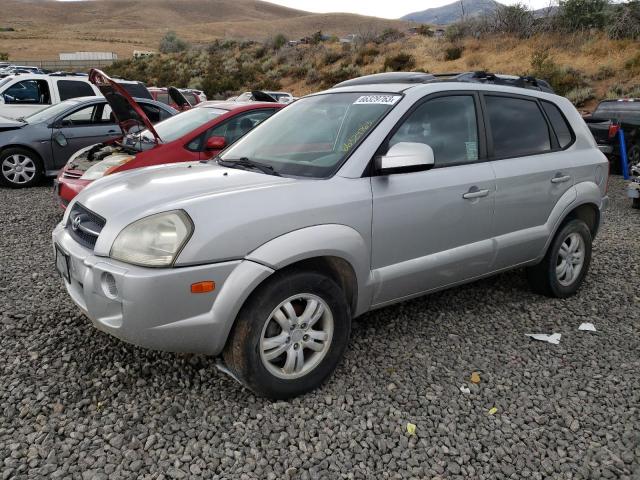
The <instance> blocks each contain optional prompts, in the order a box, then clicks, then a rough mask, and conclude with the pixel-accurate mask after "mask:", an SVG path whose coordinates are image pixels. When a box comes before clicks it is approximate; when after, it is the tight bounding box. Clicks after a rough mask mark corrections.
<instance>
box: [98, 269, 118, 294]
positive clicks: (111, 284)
mask: <svg viewBox="0 0 640 480" xmlns="http://www.w3.org/2000/svg"><path fill="white" fill-rule="evenodd" d="M101 280H102V291H103V292H104V294H105V295H106V296H107V297H108V298H110V299H111V300H114V299H116V298H117V297H118V287H117V286H116V279H115V277H114V276H113V275H112V274H110V273H109V272H102V279H101Z"/></svg>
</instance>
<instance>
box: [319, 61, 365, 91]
mask: <svg viewBox="0 0 640 480" xmlns="http://www.w3.org/2000/svg"><path fill="white" fill-rule="evenodd" d="M359 75H360V70H359V69H358V68H356V67H354V66H351V65H341V66H340V67H339V68H338V69H335V70H329V71H327V72H325V73H324V74H323V75H322V77H321V79H322V80H321V83H320V86H321V87H322V88H330V87H333V86H334V85H335V84H336V83H340V82H344V81H345V80H349V79H350V78H355V77H358V76H359ZM307 83H308V82H307Z"/></svg>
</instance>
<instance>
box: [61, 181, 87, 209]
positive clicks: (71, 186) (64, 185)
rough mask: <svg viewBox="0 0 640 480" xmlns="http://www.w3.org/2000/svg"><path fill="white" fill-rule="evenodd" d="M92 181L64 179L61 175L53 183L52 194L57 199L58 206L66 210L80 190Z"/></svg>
mask: <svg viewBox="0 0 640 480" xmlns="http://www.w3.org/2000/svg"><path fill="white" fill-rule="evenodd" d="M91 182H92V180H83V179H80V178H66V177H64V175H63V174H62V173H61V174H60V175H58V177H57V178H56V180H55V182H54V192H55V194H56V196H57V197H58V201H59V202H60V206H61V207H62V208H66V207H67V205H69V202H71V200H73V199H74V198H75V196H76V195H78V194H79V193H80V192H81V191H82V190H84V189H85V188H86V187H87V186H88V185H89V184H91Z"/></svg>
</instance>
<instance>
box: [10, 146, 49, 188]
mask: <svg viewBox="0 0 640 480" xmlns="http://www.w3.org/2000/svg"><path fill="white" fill-rule="evenodd" d="M42 175H43V166H42V159H41V158H40V157H39V156H38V155H37V154H36V153H35V152H32V151H31V150H27V149H26V148H18V147H16V148H7V149H6V150H3V151H2V152H1V153H0V183H2V184H3V185H5V186H7V187H10V188H27V187H32V186H34V185H37V184H38V183H39V182H40V181H41V180H42Z"/></svg>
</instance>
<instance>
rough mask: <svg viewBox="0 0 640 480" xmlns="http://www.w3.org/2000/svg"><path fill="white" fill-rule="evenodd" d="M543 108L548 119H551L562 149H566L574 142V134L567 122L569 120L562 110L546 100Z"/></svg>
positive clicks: (543, 102)
mask: <svg viewBox="0 0 640 480" xmlns="http://www.w3.org/2000/svg"><path fill="white" fill-rule="evenodd" d="M542 108H544V111H545V113H546V114H547V117H549V121H550V122H551V126H552V127H553V130H554V131H555V133H556V138H557V139H558V144H559V145H560V148H565V147H567V146H569V144H570V143H571V142H572V141H573V133H572V131H571V127H570V126H569V123H568V122H567V119H566V118H564V115H563V114H562V112H561V111H560V109H559V108H558V107H557V106H556V105H554V104H553V103H551V102H547V101H545V100H543V101H542Z"/></svg>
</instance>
